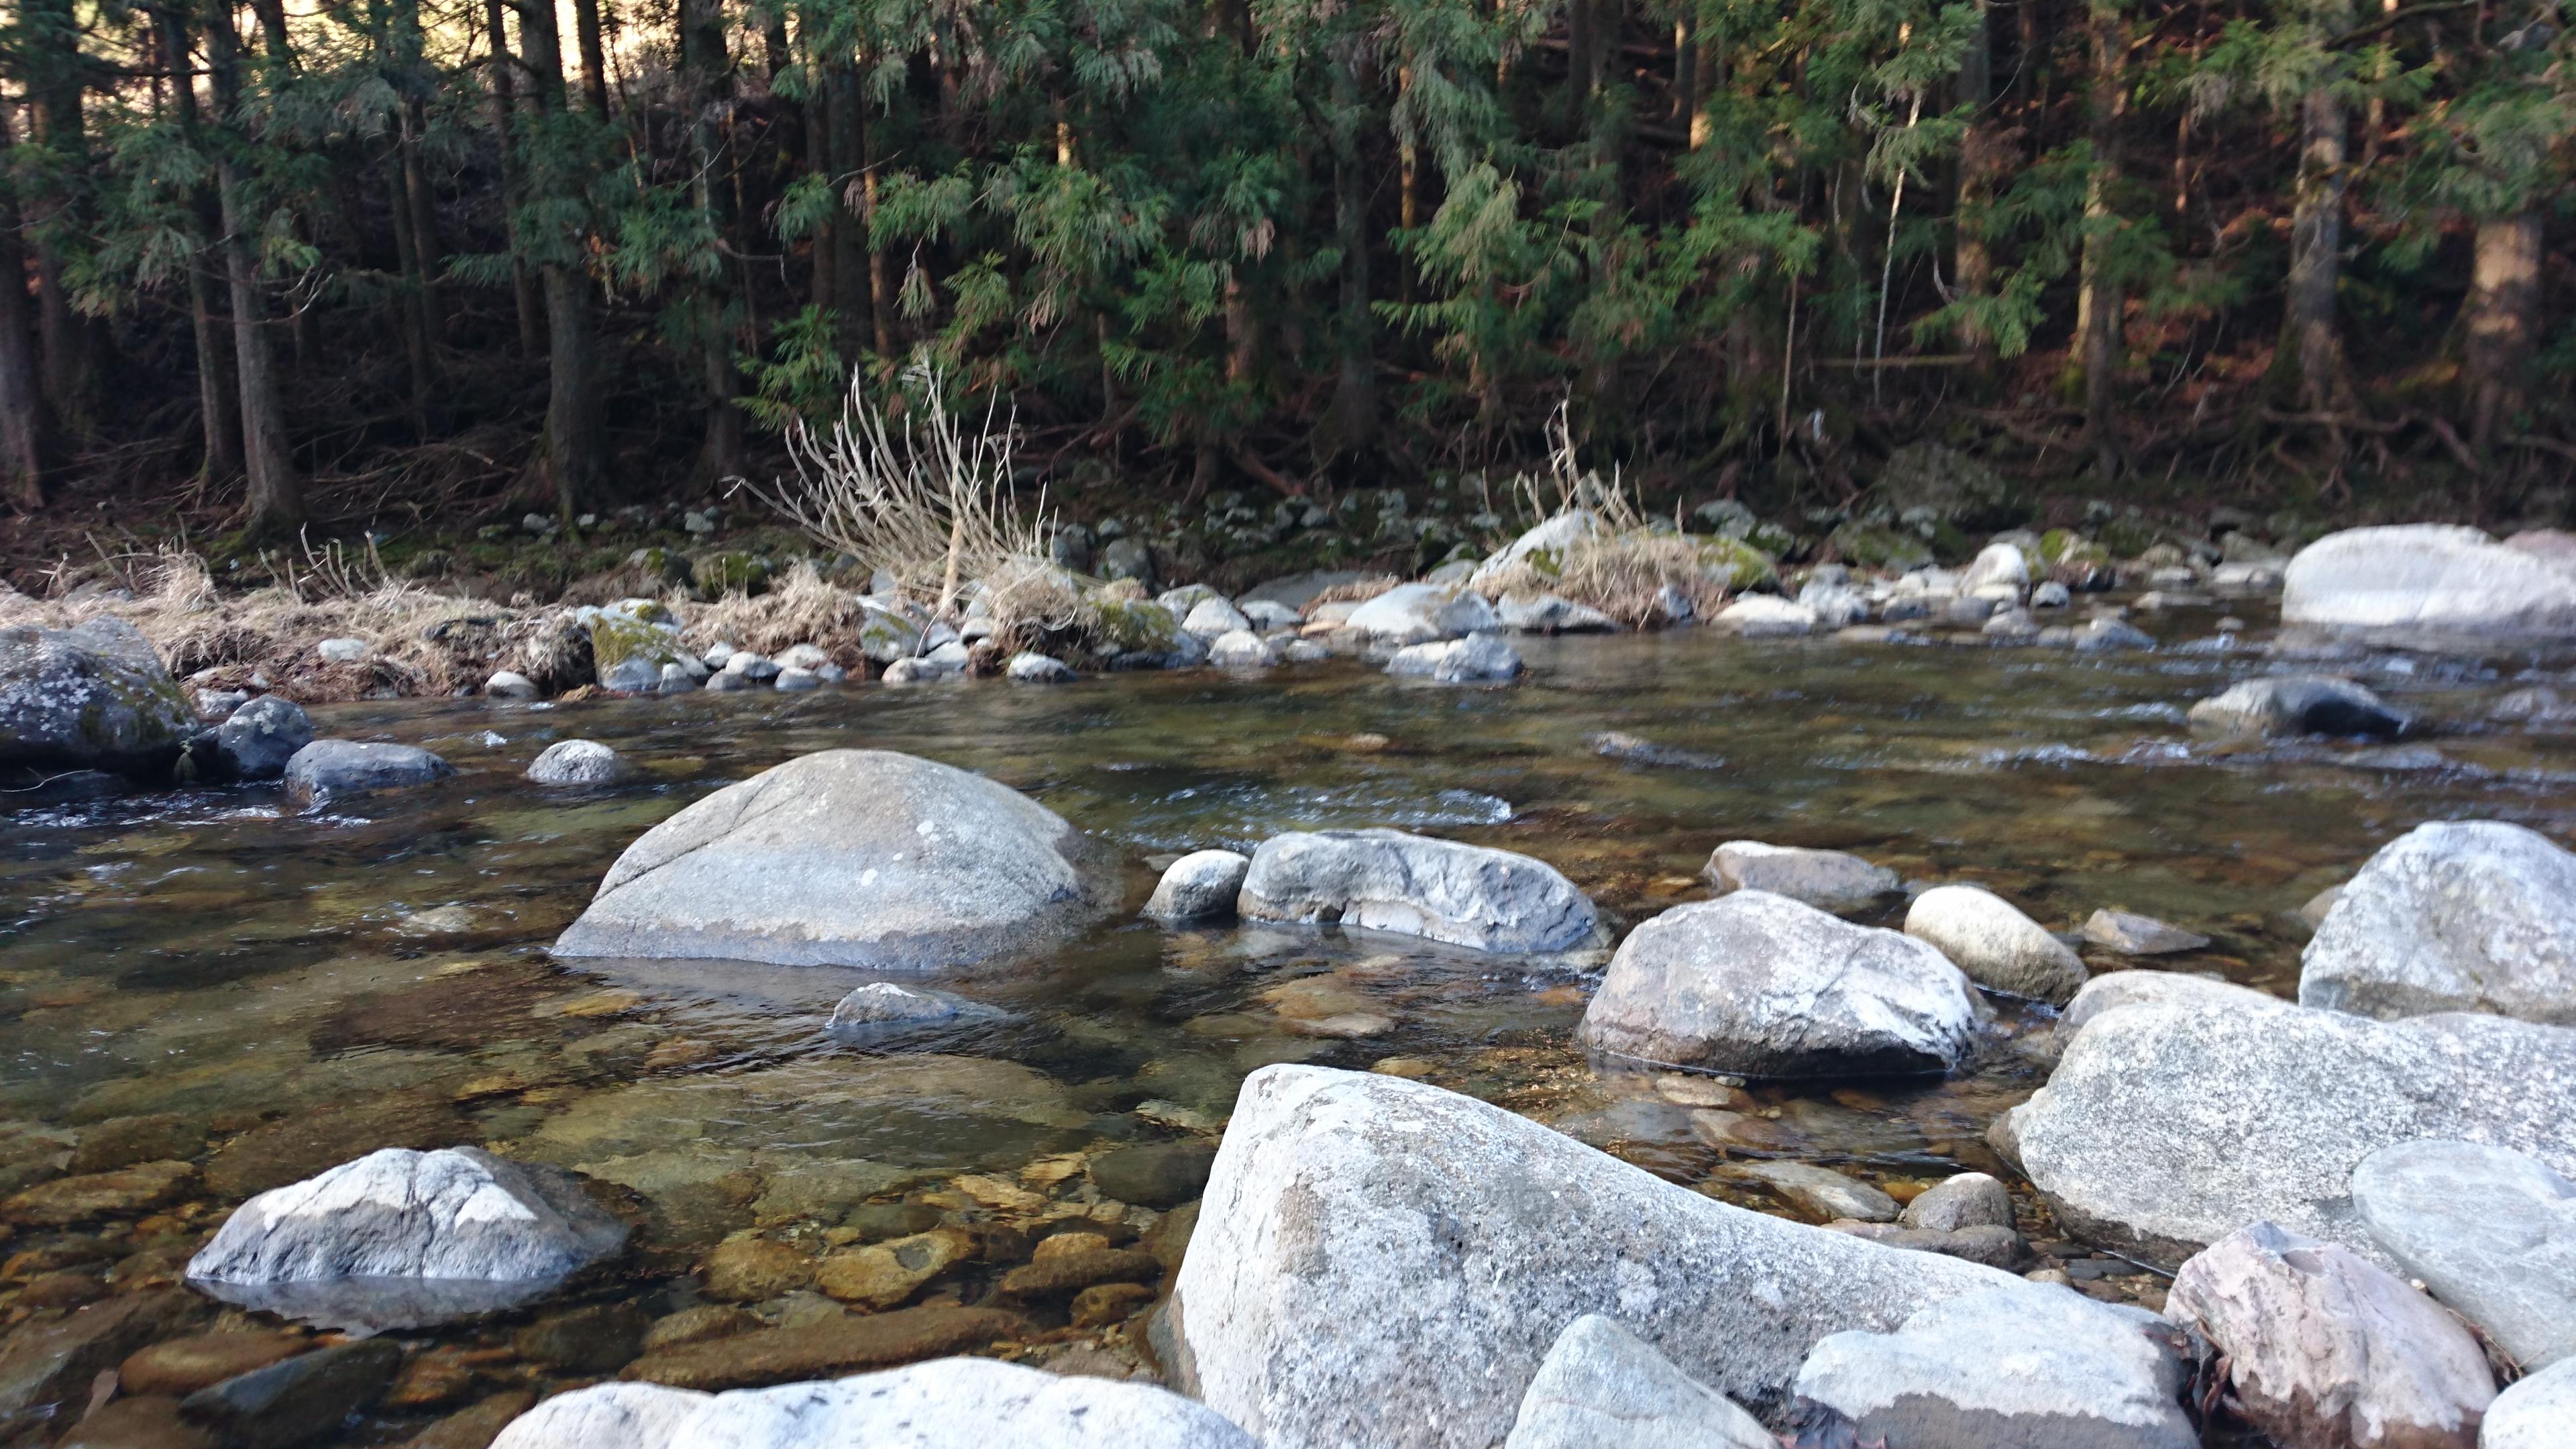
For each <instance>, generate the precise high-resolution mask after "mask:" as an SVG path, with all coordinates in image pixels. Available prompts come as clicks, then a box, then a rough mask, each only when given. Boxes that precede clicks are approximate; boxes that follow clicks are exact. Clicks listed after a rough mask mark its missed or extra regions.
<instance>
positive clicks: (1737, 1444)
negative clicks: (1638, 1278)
mask: <svg viewBox="0 0 2576 1449" xmlns="http://www.w3.org/2000/svg"><path fill="white" fill-rule="evenodd" d="M1610 1445H1634V1446H1637V1449H1779V1446H1780V1441H1779V1440H1778V1439H1775V1438H1773V1437H1772V1435H1771V1432H1770V1431H1769V1430H1767V1429H1765V1428H1763V1427H1762V1421H1761V1420H1759V1419H1756V1418H1754V1417H1753V1416H1752V1415H1751V1414H1748V1413H1746V1412H1744V1411H1743V1410H1742V1409H1739V1408H1737V1407H1736V1406H1735V1405H1734V1404H1733V1403H1731V1402H1730V1401H1728V1399H1727V1397H1726V1396H1725V1395H1724V1394H1721V1393H1719V1392H1717V1391H1716V1390H1715V1389H1712V1388H1710V1387H1708V1386H1707V1385H1706V1384H1703V1383H1701V1382H1700V1381H1699V1380H1697V1379H1694V1378H1692V1377H1691V1376H1690V1375H1689V1374H1686V1373H1683V1372H1682V1371H1681V1370H1680V1369H1677V1368H1675V1367H1673V1363H1672V1360H1670V1359H1668V1358H1666V1357H1664V1356H1663V1355H1662V1354H1660V1353H1657V1352H1655V1347H1654V1345H1653V1344H1650V1343H1648V1342H1646V1341H1645V1340H1644V1339H1642V1338H1639V1337H1638V1336H1637V1335H1635V1334H1633V1333H1630V1332H1629V1331H1628V1330H1626V1329H1624V1328H1622V1327H1620V1326H1619V1324H1618V1322H1617V1321H1616V1320H1614V1319H1611V1318H1607V1317H1604V1316H1602V1315H1601V1314H1598V1313H1587V1314H1585V1315H1583V1316H1582V1317H1581V1318H1578V1319H1576V1320H1574V1321H1573V1322H1572V1323H1569V1324H1567V1325H1566V1326H1565V1331H1564V1332H1563V1333H1560V1334H1558V1335H1557V1336H1556V1343H1555V1345H1554V1346H1553V1347H1551V1348H1550V1349H1548V1351H1547V1357H1546V1359H1544V1360H1543V1361H1541V1362H1540V1364H1539V1366H1538V1375H1537V1376H1536V1377H1535V1378H1532V1379H1531V1380H1530V1386H1529V1392H1528V1393H1526V1394H1523V1395H1522V1396H1521V1409H1520V1415H1519V1417H1518V1418H1516V1419H1514V1420H1513V1421H1512V1432H1511V1437H1510V1438H1508V1439H1505V1440H1504V1441H1503V1449H1607V1446H1610Z"/></svg>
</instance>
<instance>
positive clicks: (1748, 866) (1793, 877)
mask: <svg viewBox="0 0 2576 1449" xmlns="http://www.w3.org/2000/svg"><path fill="white" fill-rule="evenodd" d="M1700 875H1701V876H1702V877H1704V878H1705V879H1706V880H1707V881H1708V883H1709V884H1710V885H1712V886H1715V887H1717V888H1718V890H1719V891H1721V892H1724V891H1769V892H1770V893H1771V894H1773V895H1775V896H1787V897H1788V898H1789V899H1791V900H1793V901H1798V902H1801V903H1803V904H1806V905H1810V906H1814V907H1815V908H1816V909H1818V910H1820V911H1848V910H1853V909H1856V908H1858V907H1861V906H1865V905H1868V904H1869V903H1870V902H1872V901H1875V900H1877V899H1878V898H1879V897H1880V896H1883V895H1886V894H1888V893H1889V892H1891V891H1894V890H1895V889H1897V887H1898V886H1899V885H1901V884H1902V882H1900V881H1899V880H1898V879H1897V878H1896V872H1894V871H1892V870H1889V869H1888V868H1887V867H1885V866H1883V865H1872V864H1870V863H1869V862H1868V861H1865V860H1863V859H1861V858H1860V857H1859V856H1857V855H1847V854H1845V853H1843V852H1842V851H1839V850H1809V849H1807V848H1805V847H1803V846H1796V845H1765V844H1763V843H1762V842H1761V841H1759V840H1730V841H1728V842H1726V843H1725V844H1724V845H1721V846H1719V847H1718V848H1717V849H1716V850H1715V851H1712V852H1711V853H1710V854H1709V857H1708V864H1707V865H1706V866H1704V867H1702V868H1701V870H1700Z"/></svg>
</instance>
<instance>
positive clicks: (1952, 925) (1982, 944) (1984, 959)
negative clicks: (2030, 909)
mask: <svg viewBox="0 0 2576 1449" xmlns="http://www.w3.org/2000/svg"><path fill="white" fill-rule="evenodd" d="M1905 934H1907V935H1909V936H1912V937H1914V938H1915V939H1916V940H1919V941H1929V942H1930V943H1932V945H1933V946H1934V947H1935V948H1937V949H1938V950H1939V951H1940V952H1941V954H1942V955H1944V956H1947V957H1949V958H1950V960H1951V962H1952V964H1954V965H1956V966H1957V967H1958V968H1959V969H1960V970H1961V971H1964V972H1966V973H1967V975H1968V979H1969V980H1971V981H1974V982H1975V983H1977V984H1978V985H1979V986H1982V987H1984V988H1986V989H1987V990H1989V991H2001V992H2004V993H2006V994H2008V995H2012V996H2023V997H2028V998H2029V999H2031V1000H2033V1001H2046V1002H2052V1003H2054V1002H2062V1001H2066V1000H2068V999H2070V998H2071V997H2073V996H2074V995H2075V993H2076V991H2077V990H2078V989H2079V988H2081V987H2082V986H2083V985H2084V975H2085V972H2084V958H2083V957H2081V956H2078V955H2076V954H2075V952H2074V951H2073V950H2071V949H2069V948H2068V947H2067V945H2066V943H2065V942H2063V941H2060V940H2058V939H2057V938H2056V937H2055V936H2052V935H2050V934H2049V933H2048V931H2047V929H2046V928H2045V927H2043V926H2041V925H2040V924H2039V922H2037V921H2034V920H2032V919H2031V918H2030V917H2028V916H2025V915H2023V914H2022V913H2021V912H2020V910H2018V909H2017V908H2015V907H2014V905H2013V904H2012V902H2010V901H2007V900H2005V899H2004V898H2003V897H2001V896H1999V895H1996V894H1995V893H1994V892H1992V891H1990V890H1987V889H1985V888H1984V887H1982V886H1970V885H1949V886H1934V887H1933V888H1932V889H1930V890H1928V891H1925V892H1924V893H1923V894H1921V895H1919V896H1916V897H1915V898H1914V904H1913V905H1911V906H1909V907H1907V908H1906V912H1905Z"/></svg>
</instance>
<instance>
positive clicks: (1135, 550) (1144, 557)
mask: <svg viewBox="0 0 2576 1449" xmlns="http://www.w3.org/2000/svg"><path fill="white" fill-rule="evenodd" d="M1100 576H1101V577H1102V578H1104V579H1109V580H1112V581H1115V580H1118V579H1134V580H1136V581H1137V582H1138V583H1140V584H1143V585H1144V586H1145V587H1147V588H1149V589H1150V588H1152V587H1153V586H1154V551H1153V550H1152V549H1150V548H1147V547H1146V546H1145V540H1143V539H1141V538H1134V537H1129V538H1119V539H1112V540H1111V541H1110V544H1109V547H1107V548H1105V549H1102V550H1101V551H1100Z"/></svg>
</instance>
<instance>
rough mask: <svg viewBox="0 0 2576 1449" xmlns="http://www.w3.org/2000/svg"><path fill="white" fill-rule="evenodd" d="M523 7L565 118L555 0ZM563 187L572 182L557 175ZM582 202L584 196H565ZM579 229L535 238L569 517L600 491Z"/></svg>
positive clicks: (525, 44) (532, 43) (554, 428)
mask: <svg viewBox="0 0 2576 1449" xmlns="http://www.w3.org/2000/svg"><path fill="white" fill-rule="evenodd" d="M515 3H517V4H518V5H519V7H520V9H519V40H520V47H521V50H522V51H523V53H524V54H525V57H526V59H527V63H528V74H529V79H530V82H531V85H532V88H533V90H534V91H535V94H536V101H537V107H538V109H539V110H541V111H543V112H544V113H546V114H547V115H551V116H560V115H562V114H564V112H565V110H566V109H567V101H566V97H565V94H564V72H563V36H562V33H561V32H560V30H559V29H558V28H557V26H556V23H555V9H554V5H553V3H552V0H515ZM554 184H555V186H556V187H557V188H558V189H562V188H564V187H566V186H568V185H569V184H570V183H568V182H566V181H563V180H560V179H558V180H556V181H555V183H554ZM552 199H561V200H566V201H574V202H577V201H578V197H577V196H567V197H561V198H552ZM577 230H578V229H577V228H568V229H567V231H566V232H565V233H563V234H559V235H554V236H546V237H537V238H531V239H530V240H531V241H532V242H533V243H535V244H536V245H537V246H538V247H539V248H540V250H539V252H538V258H539V273H540V276H541V277H542V279H543V288H544V292H545V299H546V343H547V364H548V366H547V374H548V392H547V398H546V466H547V471H548V472H549V473H550V474H551V476H552V478H553V481H554V489H555V509H556V512H558V513H559V514H561V515H562V516H563V518H564V519H565V520H566V521H567V522H569V521H570V520H572V519H575V518H578V517H580V516H581V512H582V509H583V508H584V507H585V506H586V505H587V504H589V503H590V502H591V501H592V500H594V499H595V498H596V497H597V496H598V493H599V477H600V465H601V459H600V414H599V381H598V358H597V352H598V347H599V340H598V337H597V335H596V328H595V325H594V324H593V322H592V320H591V298H590V276H589V274H588V272H586V271H585V270H584V269H583V266H582V261H581V238H580V237H579V235H578V234H577Z"/></svg>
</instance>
